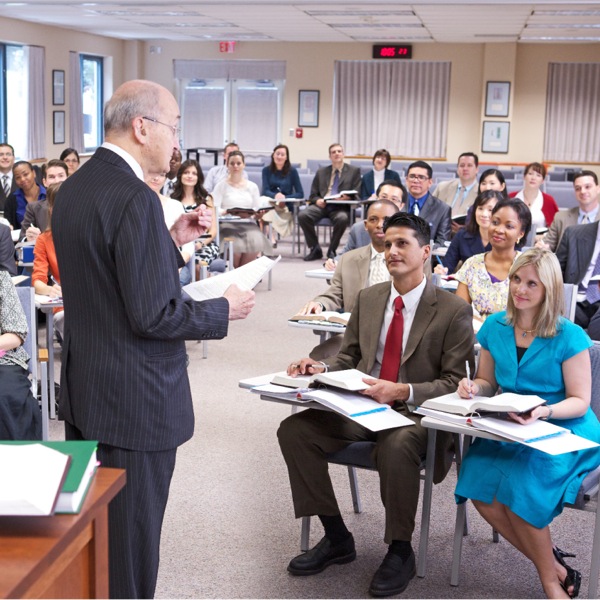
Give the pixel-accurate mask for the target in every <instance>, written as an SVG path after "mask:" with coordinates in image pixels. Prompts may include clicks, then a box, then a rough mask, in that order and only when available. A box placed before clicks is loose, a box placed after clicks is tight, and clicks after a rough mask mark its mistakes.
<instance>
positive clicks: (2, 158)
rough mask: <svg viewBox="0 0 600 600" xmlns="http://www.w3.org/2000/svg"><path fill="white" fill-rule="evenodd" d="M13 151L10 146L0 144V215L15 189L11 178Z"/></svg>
mask: <svg viewBox="0 0 600 600" xmlns="http://www.w3.org/2000/svg"><path fill="white" fill-rule="evenodd" d="M14 164H15V149H14V148H13V147H12V146H11V145H10V144H6V143H4V144H0V213H2V212H4V203H5V202H6V199H7V198H8V197H9V196H10V195H11V194H12V193H13V192H14V191H15V190H16V189H17V184H16V183H15V180H14V178H13V172H12V169H13V165H14Z"/></svg>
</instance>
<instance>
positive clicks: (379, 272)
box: [370, 252, 389, 285]
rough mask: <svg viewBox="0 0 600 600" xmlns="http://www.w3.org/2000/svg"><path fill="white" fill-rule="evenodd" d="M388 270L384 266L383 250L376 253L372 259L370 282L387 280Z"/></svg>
mask: <svg viewBox="0 0 600 600" xmlns="http://www.w3.org/2000/svg"><path fill="white" fill-rule="evenodd" d="M388 277H389V272H388V270H387V268H386V266H385V258H384V256H383V252H382V253H380V254H376V255H375V258H374V259H373V265H372V269H371V274H370V283H371V285H375V284H376V283H383V282H384V281H388Z"/></svg>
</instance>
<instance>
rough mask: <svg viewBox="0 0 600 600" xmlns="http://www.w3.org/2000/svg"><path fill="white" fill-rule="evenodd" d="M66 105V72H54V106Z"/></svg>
mask: <svg viewBox="0 0 600 600" xmlns="http://www.w3.org/2000/svg"><path fill="white" fill-rule="evenodd" d="M64 103H65V72H64V71H61V70H55V71H52V104H54V105H55V106H61V105H64Z"/></svg>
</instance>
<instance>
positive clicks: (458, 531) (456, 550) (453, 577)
mask: <svg viewBox="0 0 600 600" xmlns="http://www.w3.org/2000/svg"><path fill="white" fill-rule="evenodd" d="M470 444H471V436H469V435H465V436H464V439H463V448H462V458H464V457H465V454H466V453H467V451H468V449H469V446H470ZM461 462H462V460H461ZM457 471H458V464H457ZM458 475H460V472H459V473H457V476H458ZM466 519H467V503H466V502H463V503H462V504H457V505H456V522H455V524H454V544H453V547H452V572H451V574H450V585H453V586H457V585H458V580H459V577H460V558H461V553H462V542H463V537H464V534H465V523H466Z"/></svg>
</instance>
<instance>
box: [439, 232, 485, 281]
mask: <svg viewBox="0 0 600 600" xmlns="http://www.w3.org/2000/svg"><path fill="white" fill-rule="evenodd" d="M491 249H492V246H491V244H489V243H488V245H487V246H486V247H485V248H484V246H483V242H482V241H481V236H480V235H479V234H478V233H469V232H468V231H467V230H466V229H461V230H460V231H458V232H457V233H456V235H455V236H454V237H453V238H452V242H451V244H450V247H449V248H448V252H446V256H444V257H443V258H442V264H443V265H444V267H446V268H447V269H448V274H449V275H451V274H452V273H454V272H455V271H456V267H457V265H458V263H460V262H461V261H463V262H464V261H465V260H467V258H471V256H473V255H474V254H481V253H482V252H487V251H488V250H491Z"/></svg>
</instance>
